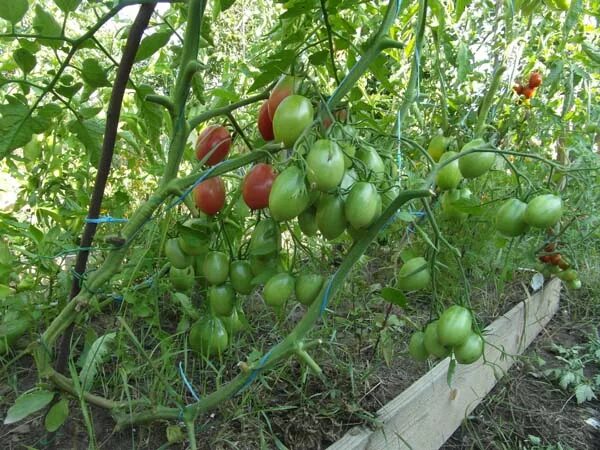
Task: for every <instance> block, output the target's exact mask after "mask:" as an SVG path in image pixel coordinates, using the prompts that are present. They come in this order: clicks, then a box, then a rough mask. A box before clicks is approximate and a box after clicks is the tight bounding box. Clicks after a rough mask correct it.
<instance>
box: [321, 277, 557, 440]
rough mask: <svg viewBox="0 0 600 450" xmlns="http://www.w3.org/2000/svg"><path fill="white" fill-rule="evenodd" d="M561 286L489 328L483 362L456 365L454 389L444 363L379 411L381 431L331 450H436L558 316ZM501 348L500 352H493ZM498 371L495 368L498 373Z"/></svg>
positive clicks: (357, 431) (361, 432) (358, 431)
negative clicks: (486, 362)
mask: <svg viewBox="0 0 600 450" xmlns="http://www.w3.org/2000/svg"><path fill="white" fill-rule="evenodd" d="M560 289H561V282H560V280H558V279H554V280H552V281H550V282H549V283H548V284H547V285H546V286H545V287H544V288H543V289H542V290H541V291H539V292H537V293H536V294H535V295H533V296H531V297H529V298H528V299H526V300H525V301H523V302H521V303H519V304H518V305H517V306H515V307H514V308H513V309H511V310H510V311H509V312H507V313H506V314H505V315H504V316H501V317H499V318H498V319H496V320H495V321H494V322H493V323H491V324H490V326H489V327H487V329H486V331H485V335H486V341H487V342H488V343H489V344H492V345H486V348H485V356H486V359H487V361H488V363H489V364H486V365H484V364H483V361H482V360H479V361H478V362H477V363H475V364H471V365H468V366H463V365H460V364H459V365H457V367H456V372H455V374H454V379H453V382H452V388H450V387H449V386H448V383H447V381H446V374H447V371H448V365H449V363H450V359H449V358H446V359H445V360H444V361H442V362H440V363H439V364H438V365H437V366H435V367H434V368H433V369H432V370H430V371H429V372H427V373H426V374H425V375H424V376H423V377H421V378H420V379H419V380H417V381H416V382H415V383H413V384H412V385H411V386H410V387H409V388H408V389H406V390H405V391H404V392H402V393H401V394H400V395H398V396H397V397H396V398H395V399H393V400H392V401H391V402H389V403H388V404H387V405H385V406H383V407H382V408H381V409H380V410H379V411H378V413H377V414H378V418H379V420H381V422H382V424H383V425H382V427H381V428H379V429H377V430H375V431H373V430H370V429H367V428H365V427H356V428H353V429H352V430H350V431H349V432H348V433H346V435H345V436H344V437H343V438H342V439H340V440H339V441H337V442H336V443H335V444H333V445H332V446H330V447H329V450H359V449H360V450H363V449H368V450H383V449H413V450H429V449H438V448H440V447H441V446H442V445H443V444H444V442H446V440H447V439H448V438H449V437H450V436H451V435H452V433H454V431H455V430H456V429H457V428H458V427H459V426H460V424H461V422H462V420H463V419H464V417H465V416H466V415H468V414H469V413H470V412H471V411H472V410H473V409H474V408H475V407H476V406H477V405H478V404H479V403H480V402H481V400H482V399H483V398H484V397H485V396H486V395H487V393H488V392H489V391H490V390H491V389H492V388H493V387H494V385H495V384H496V381H497V377H501V376H502V375H504V373H505V371H506V370H508V368H509V367H510V366H511V365H512V364H513V362H514V360H515V358H514V357H510V356H504V355H502V353H501V351H500V350H499V349H504V351H505V352H506V353H507V354H508V355H519V354H521V353H523V351H524V350H525V349H526V348H527V347H528V346H529V344H531V342H532V341H533V339H534V338H535V337H536V336H537V335H538V333H539V332H540V331H541V330H542V328H543V327H544V326H545V325H546V324H547V323H548V322H549V321H550V319H551V318H552V316H553V315H554V314H555V313H556V311H557V310H558V300H559V296H560ZM495 347H498V348H495ZM494 366H495V368H494Z"/></svg>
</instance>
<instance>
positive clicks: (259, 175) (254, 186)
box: [242, 163, 277, 209]
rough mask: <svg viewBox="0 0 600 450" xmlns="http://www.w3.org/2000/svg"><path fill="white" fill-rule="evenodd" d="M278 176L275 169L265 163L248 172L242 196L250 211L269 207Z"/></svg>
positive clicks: (243, 184)
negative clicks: (272, 189)
mask: <svg viewBox="0 0 600 450" xmlns="http://www.w3.org/2000/svg"><path fill="white" fill-rule="evenodd" d="M276 176H277V175H276V174H275V171H274V170H273V167H272V166H270V165H269V164H264V163H260V164H257V165H255V166H254V167H253V168H252V169H251V170H250V172H248V174H247V175H246V178H244V182H243V183H242V196H243V197H244V202H246V205H248V207H249V208H250V209H262V208H266V207H267V206H269V194H270V193H271V186H272V185H273V181H274V180H275V177H276Z"/></svg>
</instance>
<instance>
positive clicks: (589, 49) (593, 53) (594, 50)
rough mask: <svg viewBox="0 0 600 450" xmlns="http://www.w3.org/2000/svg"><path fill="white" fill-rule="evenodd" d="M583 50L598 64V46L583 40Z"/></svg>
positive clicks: (599, 49) (599, 56)
mask: <svg viewBox="0 0 600 450" xmlns="http://www.w3.org/2000/svg"><path fill="white" fill-rule="evenodd" d="M581 46H582V49H583V52H584V53H585V54H586V55H587V57H588V58H590V59H591V60H592V61H593V62H595V63H596V64H600V48H598V47H594V46H593V45H592V44H590V43H588V42H583V43H582V44H581Z"/></svg>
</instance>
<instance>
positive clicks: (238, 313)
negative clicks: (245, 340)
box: [221, 306, 249, 336]
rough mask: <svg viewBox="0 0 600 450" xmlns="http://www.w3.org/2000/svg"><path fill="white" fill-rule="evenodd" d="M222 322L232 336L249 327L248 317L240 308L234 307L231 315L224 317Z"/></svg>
mask: <svg viewBox="0 0 600 450" xmlns="http://www.w3.org/2000/svg"><path fill="white" fill-rule="evenodd" d="M221 320H222V321H223V325H225V329H226V330H227V333H229V335H230V336H231V335H233V334H235V333H239V332H240V331H244V330H246V329H247V328H248V327H249V324H248V320H247V319H246V315H245V314H244V311H243V310H242V308H241V307H240V306H236V307H234V308H233V311H232V312H231V314H230V315H229V316H227V317H222V318H221Z"/></svg>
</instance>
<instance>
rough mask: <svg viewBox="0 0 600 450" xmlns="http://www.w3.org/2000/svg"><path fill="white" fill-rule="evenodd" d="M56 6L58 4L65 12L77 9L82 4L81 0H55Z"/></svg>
mask: <svg viewBox="0 0 600 450" xmlns="http://www.w3.org/2000/svg"><path fill="white" fill-rule="evenodd" d="M54 3H56V6H58V7H59V8H60V9H61V10H62V11H64V12H71V11H75V10H76V9H77V7H78V6H79V5H80V3H81V0H54Z"/></svg>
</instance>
